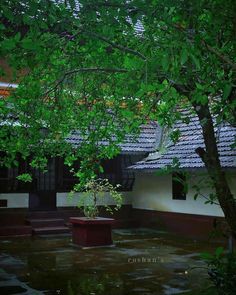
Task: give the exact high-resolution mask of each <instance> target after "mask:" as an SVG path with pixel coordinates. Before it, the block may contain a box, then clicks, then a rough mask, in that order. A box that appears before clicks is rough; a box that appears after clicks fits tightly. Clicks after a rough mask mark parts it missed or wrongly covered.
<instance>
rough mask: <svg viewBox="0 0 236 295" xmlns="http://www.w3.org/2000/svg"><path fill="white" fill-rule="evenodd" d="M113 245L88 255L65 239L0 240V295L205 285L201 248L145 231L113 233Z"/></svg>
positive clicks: (129, 292)
mask: <svg viewBox="0 0 236 295" xmlns="http://www.w3.org/2000/svg"><path fill="white" fill-rule="evenodd" d="M113 239H114V242H115V246H114V247H106V248H92V249H80V248H77V247H74V246H73V245H72V242H71V237H70V236H54V237H53V236H50V237H49V236H48V237H37V238H36V237H34V238H11V239H1V240H0V294H1V295H5V294H32V295H38V294H50V295H52V294H53V295H54V294H55V295H56V294H63V295H64V294H65V295H67V294H68V295H97V294H105V295H151V294H158V295H162V294H163V295H164V294H166V295H168V294H185V293H186V292H188V291H190V290H194V291H196V290H198V289H199V288H200V286H201V287H202V286H204V285H205V284H208V283H207V281H206V277H207V275H206V270H205V269H204V268H202V266H204V264H203V262H202V261H201V260H200V259H199V253H200V252H204V251H209V250H210V249H209V245H208V246H207V247H206V243H199V242H196V241H193V240H184V239H181V238H179V237H173V236H170V235H168V234H167V233H164V232H159V231H154V230H148V229H138V230H137V229H136V230H135V229H134V230H124V229H123V230H114V232H113ZM211 247H212V249H213V248H214V245H212V246H211Z"/></svg>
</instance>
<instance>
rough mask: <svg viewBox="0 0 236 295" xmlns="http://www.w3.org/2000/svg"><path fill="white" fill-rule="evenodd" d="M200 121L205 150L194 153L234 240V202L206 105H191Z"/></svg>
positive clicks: (235, 207)
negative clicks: (213, 190)
mask: <svg viewBox="0 0 236 295" xmlns="http://www.w3.org/2000/svg"><path fill="white" fill-rule="evenodd" d="M193 106H194V109H195V111H196V113H197V115H198V118H199V120H200V125H201V127H202V131H203V139H204V143H205V149H203V148H197V149H196V152H197V153H198V155H199V156H200V157H201V159H202V161H203V162H204V164H205V166H206V169H207V171H208V173H209V175H210V178H211V179H212V181H213V185H214V188H215V191H216V197H217V199H218V201H219V204H220V206H221V208H222V210H223V212H224V215H225V219H226V221H227V223H228V225H229V227H230V230H231V231H232V234H233V236H234V237H235V238H236V200H235V199H234V196H233V194H232V193H231V191H230V188H229V185H228V182H227V180H226V177H225V173H224V171H223V169H222V167H221V164H220V159H219V153H218V148H217V142H216V137H215V132H214V123H213V119H212V116H211V113H210V110H209V106H208V105H197V104H193Z"/></svg>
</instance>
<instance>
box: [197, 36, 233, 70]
mask: <svg viewBox="0 0 236 295" xmlns="http://www.w3.org/2000/svg"><path fill="white" fill-rule="evenodd" d="M202 43H203V44H204V45H205V47H206V48H207V49H208V50H209V51H210V52H212V53H214V54H215V55H216V56H217V57H219V59H221V60H222V61H223V62H225V63H226V64H228V65H229V66H231V68H232V69H233V70H234V71H236V63H234V62H232V61H231V60H230V59H229V57H228V56H226V55H224V54H223V53H221V52H219V51H218V50H217V49H216V48H214V47H212V46H210V45H209V44H207V43H206V41H204V40H202Z"/></svg>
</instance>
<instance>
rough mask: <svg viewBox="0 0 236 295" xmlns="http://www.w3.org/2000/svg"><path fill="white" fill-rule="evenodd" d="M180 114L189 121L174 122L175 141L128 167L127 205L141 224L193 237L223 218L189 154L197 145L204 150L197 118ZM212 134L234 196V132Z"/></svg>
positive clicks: (202, 169) (206, 179)
mask: <svg viewBox="0 0 236 295" xmlns="http://www.w3.org/2000/svg"><path fill="white" fill-rule="evenodd" d="M184 114H185V117H186V118H188V120H189V123H188V124H187V123H183V122H182V121H179V122H177V123H176V125H175V126H174V128H175V129H176V130H179V131H180V138H179V140H178V142H177V143H176V144H172V145H169V146H168V148H167V149H166V151H165V152H163V153H159V152H156V153H154V154H151V155H150V156H149V157H147V158H145V159H144V160H142V161H140V162H138V163H136V164H135V165H133V166H132V167H131V168H132V169H133V170H134V171H135V172H136V173H135V185H134V188H133V200H132V206H133V214H134V216H135V217H136V218H137V219H138V220H142V221H145V222H144V223H143V222H142V224H143V225H149V226H150V225H154V224H155V225H156V226H159V227H160V226H161V225H162V226H164V227H166V228H167V229H169V230H172V231H176V232H182V233H187V234H191V235H193V236H196V235H197V234H200V235H201V234H202V233H206V234H207V233H209V231H211V230H212V229H213V225H216V224H217V220H218V221H219V220H223V217H224V214H223V211H222V210H221V208H220V206H219V204H218V202H217V200H216V199H215V198H214V190H213V189H211V182H210V179H209V177H208V176H207V172H206V169H205V167H204V164H203V162H202V160H201V159H200V157H199V156H198V155H197V153H196V152H195V149H196V148H198V147H203V148H204V142H203V137H202V130H201V127H200V124H199V120H198V118H197V117H196V116H194V115H190V113H189V112H188V111H186V112H184ZM215 134H216V138H217V145H218V150H219V155H220V162H221V166H222V167H223V169H224V171H225V173H226V176H227V180H228V184H229V186H230V189H231V192H232V193H233V195H234V196H235V197H236V147H235V138H236V128H235V127H232V126H231V125H229V124H228V123H225V124H221V125H219V126H217V127H216V128H215ZM233 144H234V147H233ZM168 167H169V168H168ZM173 167H174V168H173ZM197 193H198V194H197Z"/></svg>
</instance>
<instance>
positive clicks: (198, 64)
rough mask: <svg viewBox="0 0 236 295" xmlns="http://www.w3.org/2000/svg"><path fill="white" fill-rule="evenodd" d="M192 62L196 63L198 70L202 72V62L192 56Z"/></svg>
mask: <svg viewBox="0 0 236 295" xmlns="http://www.w3.org/2000/svg"><path fill="white" fill-rule="evenodd" d="M191 58H192V61H193V62H194V64H195V66H196V68H197V70H200V68H201V66H200V61H199V59H198V58H197V57H196V56H195V55H193V54H192V55H191Z"/></svg>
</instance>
